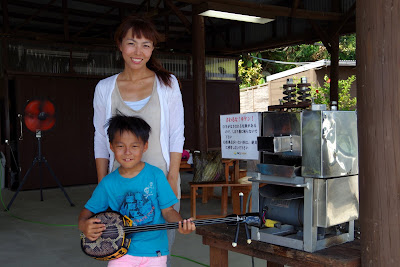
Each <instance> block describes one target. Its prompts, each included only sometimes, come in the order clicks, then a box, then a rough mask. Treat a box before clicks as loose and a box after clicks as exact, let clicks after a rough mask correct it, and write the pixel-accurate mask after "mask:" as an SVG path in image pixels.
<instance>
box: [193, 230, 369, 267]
mask: <svg viewBox="0 0 400 267" xmlns="http://www.w3.org/2000/svg"><path fill="white" fill-rule="evenodd" d="M235 229H236V227H235V226H227V225H226V224H216V225H208V226H199V227H197V228H196V234H198V235H201V236H202V237H203V244H204V245H208V246H210V267H228V266H229V265H228V251H233V252H236V253H241V254H245V255H248V256H252V257H256V258H260V259H264V260H267V266H268V267H271V266H273V267H283V266H284V265H290V266H296V267H297V266H306V267H312V266H344V267H346V266H347V267H356V266H361V251H360V240H355V241H352V242H349V243H344V244H341V245H336V246H333V247H330V248H327V249H323V250H319V251H316V252H314V253H309V252H305V251H300V250H295V249H291V248H286V247H281V246H277V245H272V244H268V243H264V242H260V241H252V243H251V244H250V245H248V244H247V243H246V239H245V229H244V226H243V225H242V226H241V229H240V235H239V240H238V245H237V247H232V241H233V240H234V235H235ZM249 266H250V262H249Z"/></svg>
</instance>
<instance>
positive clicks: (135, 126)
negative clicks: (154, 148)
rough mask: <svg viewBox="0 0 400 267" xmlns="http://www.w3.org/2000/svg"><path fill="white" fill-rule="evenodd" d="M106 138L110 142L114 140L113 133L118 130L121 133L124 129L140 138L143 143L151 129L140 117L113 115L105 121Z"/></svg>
mask: <svg viewBox="0 0 400 267" xmlns="http://www.w3.org/2000/svg"><path fill="white" fill-rule="evenodd" d="M106 125H108V130H107V134H108V138H109V140H110V143H112V142H113V141H114V137H115V134H116V133H117V132H118V131H119V133H120V134H122V133H123V132H125V131H128V132H131V133H133V134H135V135H136V137H137V138H140V139H141V140H142V141H143V143H145V144H146V143H147V141H148V140H149V135H150V131H151V127H150V125H149V124H148V123H147V122H146V121H145V120H143V119H142V118H139V117H135V116H125V115H119V114H118V115H115V116H113V117H112V118H110V119H109V120H108V122H107V124H106Z"/></svg>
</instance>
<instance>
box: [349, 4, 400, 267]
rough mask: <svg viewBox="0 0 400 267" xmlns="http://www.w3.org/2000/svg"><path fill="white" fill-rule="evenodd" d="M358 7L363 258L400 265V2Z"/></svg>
mask: <svg viewBox="0 0 400 267" xmlns="http://www.w3.org/2000/svg"><path fill="white" fill-rule="evenodd" d="M356 12H357V16H356V20H357V22H356V23H357V117H358V120H357V121H358V143H359V144H358V149H359V152H358V156H359V181H360V185H359V186H360V218H359V222H360V227H361V231H362V237H361V241H362V242H361V263H362V266H397V264H398V263H399V262H400V254H399V253H398V251H400V238H399V236H400V227H399V224H400V179H399V177H400V168H399V161H400V138H399V136H400V119H399V118H400V105H399V102H400V90H399V88H400V75H399V69H400V60H399V59H400V51H399V49H398V48H399V46H400V38H399V37H400V35H399V18H400V2H399V1H388V0H383V1H375V0H364V1H357V11H356ZM396 262H397V263H396Z"/></svg>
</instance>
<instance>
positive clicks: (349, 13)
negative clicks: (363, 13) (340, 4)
mask: <svg viewBox="0 0 400 267" xmlns="http://www.w3.org/2000/svg"><path fill="white" fill-rule="evenodd" d="M356 3H357V2H354V4H353V5H352V6H351V7H350V8H349V10H348V11H347V12H346V14H345V15H344V16H343V19H342V21H341V22H340V23H339V24H338V25H337V26H336V30H334V31H333V34H334V35H336V34H339V33H340V30H341V29H342V28H343V26H344V25H345V24H346V23H347V21H348V20H349V19H350V18H351V17H353V16H355V12H356Z"/></svg>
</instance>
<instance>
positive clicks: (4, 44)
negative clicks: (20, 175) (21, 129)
mask: <svg viewBox="0 0 400 267" xmlns="http://www.w3.org/2000/svg"><path fill="white" fill-rule="evenodd" d="M1 4H2V6H1V7H2V9H3V33H9V32H10V24H9V18H8V1H7V0H4V1H2V2H1ZM1 46H2V49H1V51H2V54H1V60H2V65H3V67H2V68H3V69H2V71H3V81H2V82H3V86H2V87H3V90H4V91H3V92H4V94H3V97H4V119H5V122H4V123H1V125H0V127H2V126H4V127H5V129H4V135H5V136H1V138H4V139H3V140H1V141H4V140H8V141H10V138H11V136H10V131H11V130H10V99H9V95H8V74H7V69H8V38H7V37H3V38H2V41H1ZM0 76H1V75H0ZM5 147H6V148H5V156H6V166H5V168H4V177H5V179H8V178H9V174H10V170H11V160H12V159H11V150H10V149H9V148H10V146H7V145H5ZM8 188H11V184H9V183H8Z"/></svg>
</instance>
